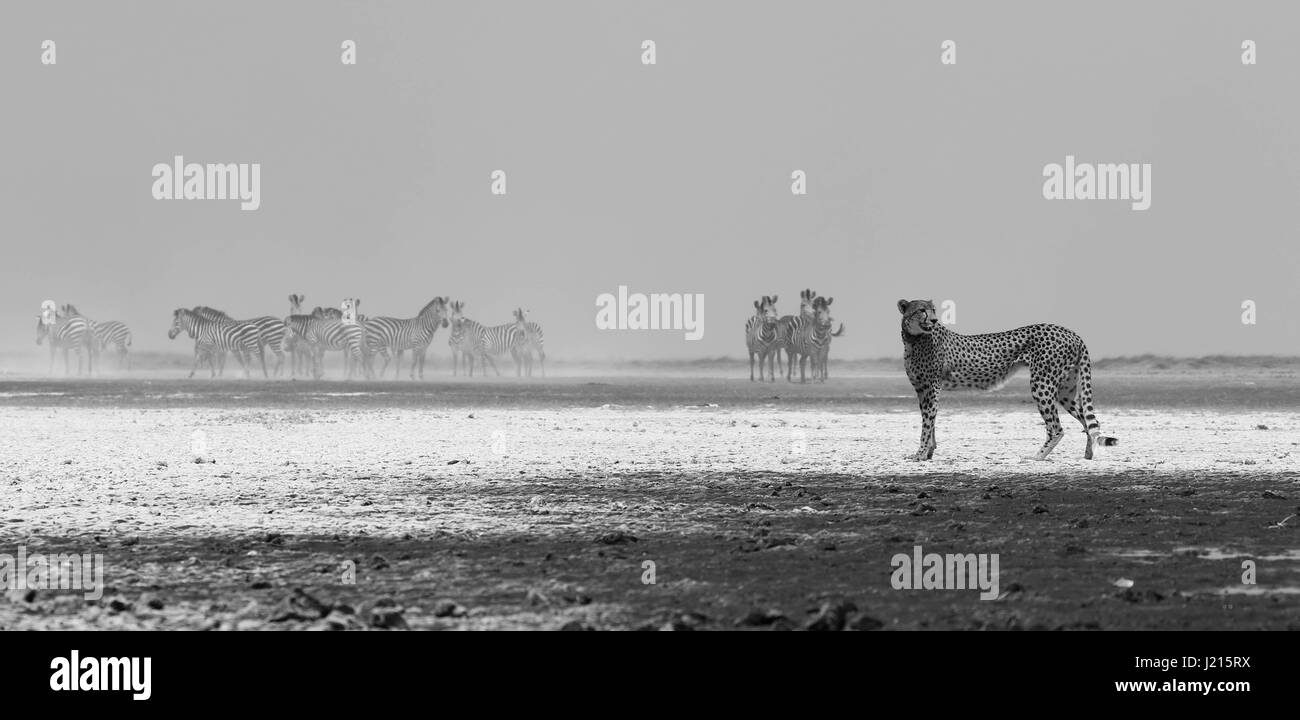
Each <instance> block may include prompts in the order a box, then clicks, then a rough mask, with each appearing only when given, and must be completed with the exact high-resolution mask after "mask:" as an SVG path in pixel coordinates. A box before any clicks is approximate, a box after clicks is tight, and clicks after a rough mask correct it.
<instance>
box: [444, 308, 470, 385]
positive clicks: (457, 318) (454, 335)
mask: <svg viewBox="0 0 1300 720" xmlns="http://www.w3.org/2000/svg"><path fill="white" fill-rule="evenodd" d="M450 307H451V320H450V323H451V335H450V337H448V338H447V347H449V348H451V374H452V375H453V376H454V375H456V374H457V372H458V369H459V365H460V362H461V360H462V359H463V360H464V362H465V368H466V374H468V375H469V376H471V377H473V375H474V354H473V343H471V342H470V341H469V336H468V335H466V334H465V324H464V318H463V317H462V315H461V311H462V310H463V309H464V307H465V303H463V302H461V301H459V300H458V301H456V302H454V303H451V305H450Z"/></svg>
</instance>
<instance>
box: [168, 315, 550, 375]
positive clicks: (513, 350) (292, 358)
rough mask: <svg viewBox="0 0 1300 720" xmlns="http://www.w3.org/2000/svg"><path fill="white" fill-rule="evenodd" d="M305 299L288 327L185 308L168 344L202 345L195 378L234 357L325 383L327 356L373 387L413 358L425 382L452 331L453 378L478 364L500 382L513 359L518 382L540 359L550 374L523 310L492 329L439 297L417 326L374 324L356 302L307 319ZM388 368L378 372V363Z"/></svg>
mask: <svg viewBox="0 0 1300 720" xmlns="http://www.w3.org/2000/svg"><path fill="white" fill-rule="evenodd" d="M305 300H306V297H305V296H303V295H297V294H294V295H290V296H289V315H288V316H287V317H285V318H283V319H280V318H275V317H272V316H269V315H268V316H263V317H257V318H252V319H249V320H235V319H233V318H231V317H230V316H228V315H226V314H225V313H223V312H221V311H219V310H215V309H213V308H209V307H204V306H198V307H195V308H177V309H176V310H175V311H173V313H172V327H171V330H170V331H168V337H170V338H175V337H176V336H177V335H179V334H180V333H181V332H182V331H183V332H185V333H186V334H188V335H189V336H190V337H191V338H193V339H194V341H195V342H194V367H193V369H191V370H190V377H194V373H195V372H197V371H198V369H199V367H200V366H201V365H202V364H203V362H204V361H205V360H206V361H207V363H208V366H209V368H210V373H211V376H212V377H215V376H216V375H217V374H219V373H220V372H221V369H222V365H223V364H224V359H225V355H226V353H233V354H234V355H235V357H236V358H237V359H238V360H239V362H240V365H241V367H242V368H243V371H244V376H245V377H247V376H248V375H249V366H250V365H251V364H252V362H253V359H254V358H256V359H257V361H258V363H260V365H261V368H262V375H263V377H269V376H270V375H271V373H274V374H275V375H276V376H277V377H278V376H280V375H281V374H282V372H283V365H284V355H285V353H288V354H289V373H290V376H291V377H297V376H298V375H299V374H302V375H307V374H310V375H311V377H312V378H314V379H320V378H321V377H322V376H323V375H324V365H325V362H324V360H325V353H326V352H331V351H337V352H341V353H342V354H343V365H344V375H345V377H347V378H349V379H350V378H352V377H355V376H357V375H358V374H360V375H361V376H363V377H365V378H366V379H374V378H375V377H376V376H378V377H380V378H382V377H383V376H384V374H385V373H386V372H387V371H388V366H389V365H390V364H391V365H392V366H393V377H394V378H396V377H398V375H399V374H400V373H401V364H402V355H403V354H404V353H405V352H406V351H408V350H409V351H410V352H411V365H410V371H409V377H410V378H411V379H412V380H414V379H416V378H417V377H418V378H420V379H423V378H424V363H425V357H426V355H427V352H428V349H429V345H431V344H432V343H433V337H434V335H435V333H437V331H438V328H442V327H450V328H451V333H450V334H451V337H450V339H449V341H448V345H449V346H450V347H451V350H452V358H453V362H454V364H453V370H452V372H453V374H455V373H457V372H458V365H459V364H460V361H463V362H464V363H465V367H466V370H467V371H468V374H470V375H473V374H474V364H475V362H478V364H479V366H480V368H481V369H482V371H483V372H484V373H485V374H486V367H487V365H491V366H492V369H493V371H494V372H496V374H497V375H498V376H499V375H500V374H501V371H500V370H498V369H497V367H496V363H495V362H494V361H493V357H494V356H501V355H504V354H506V353H509V354H510V355H511V357H512V358H513V359H514V361H515V374H516V375H523V374H524V372H525V371H526V372H527V374H528V376H529V377H531V376H532V374H533V369H532V361H533V355H534V354H536V355H537V356H538V358H539V359H540V361H541V368H542V374H543V375H545V374H546V352H545V349H544V338H543V334H542V327H541V326H540V325H538V324H537V323H534V322H528V321H526V320H525V319H524V311H523V310H522V309H517V310H515V313H514V314H515V321H514V322H512V323H506V324H504V325H495V326H491V327H488V326H485V325H482V324H480V323H478V322H475V321H474V320H470V319H469V318H467V317H465V316H464V314H463V310H464V307H465V304H464V303H463V302H451V299H450V298H447V297H435V298H434V299H432V300H430V301H429V302H428V303H426V304H425V306H424V307H422V308H420V311H419V312H418V313H417V314H416V315H415V316H414V317H409V318H396V317H387V316H380V317H367V316H366V315H364V314H362V313H361V312H360V309H361V300H359V299H357V298H348V299H346V300H345V301H344V303H343V304H344V305H345V306H346V307H348V308H349V312H347V313H345V312H344V311H343V310H341V309H338V308H324V307H316V308H314V309H313V310H312V311H311V312H309V313H308V312H303V305H302V303H303V302H304V301H305ZM268 351H270V352H271V353H274V355H275V366H274V368H273V370H271V371H268V370H267V367H266V353H267V352H268ZM375 356H379V357H380V358H382V359H383V361H384V363H383V365H382V366H381V367H380V368H379V371H378V373H376V372H375V368H374V358H375Z"/></svg>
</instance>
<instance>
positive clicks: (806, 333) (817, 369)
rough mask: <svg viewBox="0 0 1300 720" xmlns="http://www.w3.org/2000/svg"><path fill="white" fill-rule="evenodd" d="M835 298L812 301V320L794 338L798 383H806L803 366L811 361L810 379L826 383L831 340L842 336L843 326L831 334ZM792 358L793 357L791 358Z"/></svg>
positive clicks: (821, 298) (820, 298)
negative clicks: (832, 306) (832, 309)
mask: <svg viewBox="0 0 1300 720" xmlns="http://www.w3.org/2000/svg"><path fill="white" fill-rule="evenodd" d="M834 301H835V298H829V299H827V298H823V297H818V298H816V299H815V300H813V319H812V321H811V322H806V323H804V324H803V325H802V326H801V327H800V328H799V331H798V333H796V334H795V336H794V341H793V343H792V344H793V346H794V353H795V354H797V355H798V356H799V382H807V378H806V376H805V373H804V371H805V365H806V363H807V361H808V360H810V359H811V360H812V377H813V379H814V380H817V381H818V382H826V378H827V372H826V364H827V358H828V357H829V356H830V345H831V339H832V338H836V337H839V336H840V335H843V334H844V325H843V324H842V323H841V324H840V329H839V331H838V332H835V333H832V332H831V325H832V324H833V323H832V322H831V303H832V302H834ZM791 357H792V358H793V355H792V356H791Z"/></svg>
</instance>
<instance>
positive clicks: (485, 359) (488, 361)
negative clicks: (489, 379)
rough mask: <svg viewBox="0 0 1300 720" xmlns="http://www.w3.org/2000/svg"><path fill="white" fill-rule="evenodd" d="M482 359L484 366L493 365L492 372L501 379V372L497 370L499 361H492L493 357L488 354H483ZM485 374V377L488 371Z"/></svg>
mask: <svg viewBox="0 0 1300 720" xmlns="http://www.w3.org/2000/svg"><path fill="white" fill-rule="evenodd" d="M482 358H483V364H484V365H491V366H492V372H494V373H496V374H497V377H501V370H499V369H498V368H497V361H496V360H493V359H492V356H491V355H488V354H487V353H483V355H482ZM483 374H484V375H487V370H484V371H483Z"/></svg>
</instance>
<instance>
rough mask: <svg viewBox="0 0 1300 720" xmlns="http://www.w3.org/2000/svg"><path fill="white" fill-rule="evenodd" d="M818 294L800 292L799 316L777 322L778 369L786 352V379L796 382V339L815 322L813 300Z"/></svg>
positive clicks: (805, 291) (810, 291)
mask: <svg viewBox="0 0 1300 720" xmlns="http://www.w3.org/2000/svg"><path fill="white" fill-rule="evenodd" d="M816 297H817V294H816V293H815V292H813V291H812V290H802V291H800V292H799V314H798V315H786V316H784V317H782V318H781V319H780V320H778V321H777V326H776V336H777V348H776V367H777V369H781V351H782V350H784V351H785V370H784V372H785V379H786V380H788V381H790V382H794V360H795V354H796V353H795V349H794V338H795V336H797V335H798V334H799V333H801V332H802V331H803V326H804V325H805V324H807V323H810V322H812V320H813V300H814V298H816Z"/></svg>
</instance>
